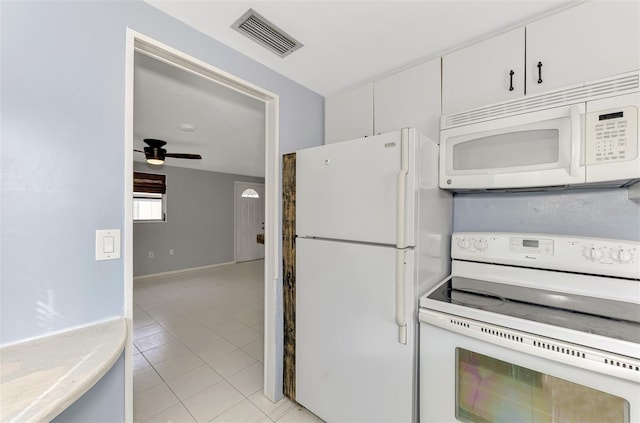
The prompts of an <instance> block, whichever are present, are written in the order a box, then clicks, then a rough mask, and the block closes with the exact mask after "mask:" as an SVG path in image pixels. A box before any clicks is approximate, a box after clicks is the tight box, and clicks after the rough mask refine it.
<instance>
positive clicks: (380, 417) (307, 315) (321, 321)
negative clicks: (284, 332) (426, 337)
mask: <svg viewBox="0 0 640 423" xmlns="http://www.w3.org/2000/svg"><path fill="white" fill-rule="evenodd" d="M296 243H297V245H296V255H297V258H296V260H297V265H296V269H297V270H296V401H298V402H299V403H301V404H303V405H304V406H305V407H307V408H308V409H309V410H311V411H312V412H314V413H315V414H317V415H318V416H319V417H321V418H322V419H324V420H326V421H328V422H366V423H373V422H394V423H396V422H411V421H416V420H417V418H416V415H417V405H416V404H417V399H416V396H415V395H416V392H417V389H416V386H417V385H416V384H417V376H416V375H417V367H416V357H417V354H416V348H417V346H416V323H415V321H416V319H415V317H414V316H413V309H414V307H413V306H409V305H407V307H406V312H405V319H406V321H407V325H408V331H407V334H408V335H407V343H406V344H402V343H399V342H398V326H397V323H396V308H395V307H396V286H395V272H396V270H395V265H396V249H395V248H392V247H384V246H376V245H364V244H354V243H344V242H336V241H325V240H318V239H305V238H298V239H297V241H296ZM404 254H405V260H404V261H405V267H406V269H405V272H404V273H405V275H406V278H405V287H404V288H405V289H404V299H405V301H406V302H407V304H412V303H413V302H416V301H417V299H416V298H415V287H414V284H413V282H412V281H413V275H414V271H413V254H414V253H413V250H407V251H405V252H404Z"/></svg>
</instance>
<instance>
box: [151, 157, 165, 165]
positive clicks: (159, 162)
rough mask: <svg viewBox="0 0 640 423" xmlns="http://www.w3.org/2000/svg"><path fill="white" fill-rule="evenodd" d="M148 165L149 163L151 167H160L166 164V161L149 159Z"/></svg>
mask: <svg viewBox="0 0 640 423" xmlns="http://www.w3.org/2000/svg"><path fill="white" fill-rule="evenodd" d="M147 163H149V164H150V165H155V166H158V165H161V164H163V163H164V160H162V159H155V158H150V159H147Z"/></svg>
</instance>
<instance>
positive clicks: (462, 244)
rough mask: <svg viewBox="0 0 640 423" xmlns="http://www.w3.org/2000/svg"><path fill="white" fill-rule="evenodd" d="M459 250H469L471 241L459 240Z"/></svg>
mask: <svg viewBox="0 0 640 423" xmlns="http://www.w3.org/2000/svg"><path fill="white" fill-rule="evenodd" d="M458 248H460V249H461V250H462V251H464V250H466V249H467V248H469V240H468V239H465V238H459V239H458Z"/></svg>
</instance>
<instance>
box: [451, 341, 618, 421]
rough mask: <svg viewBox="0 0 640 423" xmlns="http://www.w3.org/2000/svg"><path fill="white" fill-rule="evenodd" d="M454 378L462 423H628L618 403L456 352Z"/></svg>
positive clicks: (590, 391) (591, 391)
mask: <svg viewBox="0 0 640 423" xmlns="http://www.w3.org/2000/svg"><path fill="white" fill-rule="evenodd" d="M456 373H457V375H456V378H457V381H456V418H457V419H458V420H459V421H462V422H471V423H490V422H493V423H499V422H504V423H514V422H531V423H533V422H535V423H539V422H540V423H541V422H549V423H552V422H553V423H568V422H580V423H590V422H593V423H602V422H608V423H614V422H620V423H628V422H629V402H628V401H627V400H625V399H624V398H620V397H617V396H614V395H611V394H608V393H606V392H602V391H598V390H595V389H592V388H589V387H586V386H583V385H579V384H577V383H574V382H570V381H567V380H564V379H560V378H557V377H554V376H551V375H547V374H544V373H541V372H538V371H535V370H531V369H527V368H525V367H521V366H518V365H515V364H511V363H507V362H505V361H501V360H497V359H495V358H492V357H489V356H486V355H482V354H478V353H475V352H472V351H469V350H465V349H462V348H456Z"/></svg>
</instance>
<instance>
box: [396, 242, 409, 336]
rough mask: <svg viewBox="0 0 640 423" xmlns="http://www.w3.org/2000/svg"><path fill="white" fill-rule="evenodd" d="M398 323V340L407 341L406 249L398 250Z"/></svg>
mask: <svg viewBox="0 0 640 423" xmlns="http://www.w3.org/2000/svg"><path fill="white" fill-rule="evenodd" d="M396 323H397V325H398V342H400V343H401V344H406V343H407V321H406V320H405V318H404V250H396Z"/></svg>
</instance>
